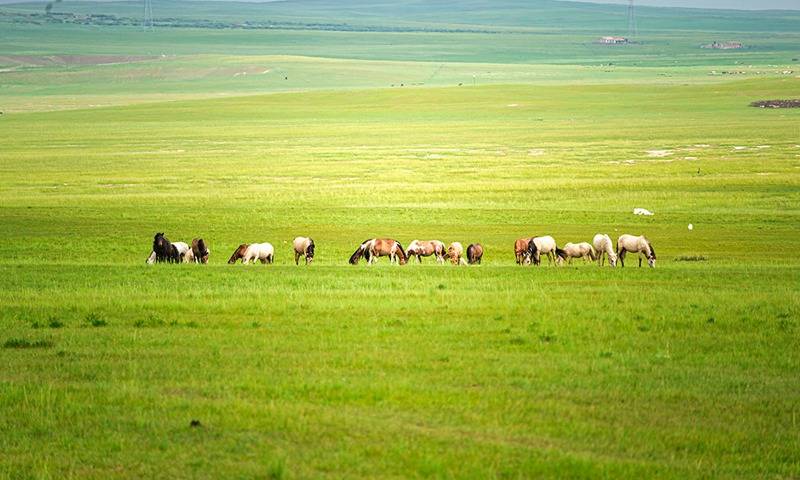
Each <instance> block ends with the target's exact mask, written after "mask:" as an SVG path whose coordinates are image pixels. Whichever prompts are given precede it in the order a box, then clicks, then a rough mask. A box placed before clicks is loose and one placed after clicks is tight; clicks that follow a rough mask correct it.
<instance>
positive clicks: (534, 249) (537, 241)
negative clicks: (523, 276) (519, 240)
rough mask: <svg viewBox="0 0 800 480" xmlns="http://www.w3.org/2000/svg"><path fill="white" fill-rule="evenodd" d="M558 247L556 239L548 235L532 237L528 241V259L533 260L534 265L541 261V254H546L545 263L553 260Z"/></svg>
mask: <svg viewBox="0 0 800 480" xmlns="http://www.w3.org/2000/svg"><path fill="white" fill-rule="evenodd" d="M558 250H559V248H558V245H556V240H555V239H554V238H553V237H551V236H550V235H545V236H543V237H533V238H531V240H530V242H529V243H528V259H529V260H528V261H529V262H530V261H533V264H534V265H537V266H538V265H540V264H541V263H542V259H541V256H542V254H545V255H547V263H550V262H552V261H555V259H556V256H557V252H558Z"/></svg>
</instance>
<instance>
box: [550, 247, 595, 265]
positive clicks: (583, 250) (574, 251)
mask: <svg viewBox="0 0 800 480" xmlns="http://www.w3.org/2000/svg"><path fill="white" fill-rule="evenodd" d="M556 257H557V258H556V263H557V264H559V265H563V264H564V260H567V261H568V263H569V264H570V265H572V259H573V258H582V259H584V261H589V260H591V261H594V259H595V253H594V248H592V246H591V245H590V244H589V243H588V242H581V243H567V244H566V245H564V248H563V249H560V248H556Z"/></svg>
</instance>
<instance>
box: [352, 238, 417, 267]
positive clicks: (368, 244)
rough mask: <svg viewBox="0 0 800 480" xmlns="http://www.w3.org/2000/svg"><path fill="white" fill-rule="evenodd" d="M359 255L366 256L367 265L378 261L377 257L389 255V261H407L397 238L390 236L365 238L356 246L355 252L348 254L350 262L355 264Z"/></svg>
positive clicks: (402, 262)
mask: <svg viewBox="0 0 800 480" xmlns="http://www.w3.org/2000/svg"><path fill="white" fill-rule="evenodd" d="M361 257H366V259H367V265H371V264H373V263H375V262H377V261H378V257H389V262H390V263H395V262H397V263H399V264H400V265H405V264H406V262H407V261H408V257H406V252H405V250H403V246H402V245H401V244H400V242H398V241H397V240H393V239H391V238H371V239H369V240H365V241H364V242H362V243H361V245H359V246H358V248H357V249H356V251H355V252H353V254H352V255H350V260H349V262H350V264H351V265H356V264H358V261H359V260H360V259H361Z"/></svg>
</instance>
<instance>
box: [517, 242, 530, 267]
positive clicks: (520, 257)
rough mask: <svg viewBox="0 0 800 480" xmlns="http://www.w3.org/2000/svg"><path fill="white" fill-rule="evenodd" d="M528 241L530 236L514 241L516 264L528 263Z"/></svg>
mask: <svg viewBox="0 0 800 480" xmlns="http://www.w3.org/2000/svg"><path fill="white" fill-rule="evenodd" d="M530 242H531V239H530V238H518V239H517V240H516V241H515V242H514V256H515V257H516V259H517V265H527V264H528V263H530V261H531V259H530V257H529V256H528V245H529V244H530Z"/></svg>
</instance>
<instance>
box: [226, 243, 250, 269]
mask: <svg viewBox="0 0 800 480" xmlns="http://www.w3.org/2000/svg"><path fill="white" fill-rule="evenodd" d="M249 246H250V245H248V244H247V243H243V244H241V245H239V246H238V247H236V250H234V251H233V255H231V258H229V259H228V263H229V264H234V263H236V260H239V259H240V258H244V252H246V251H247V247H249Z"/></svg>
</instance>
